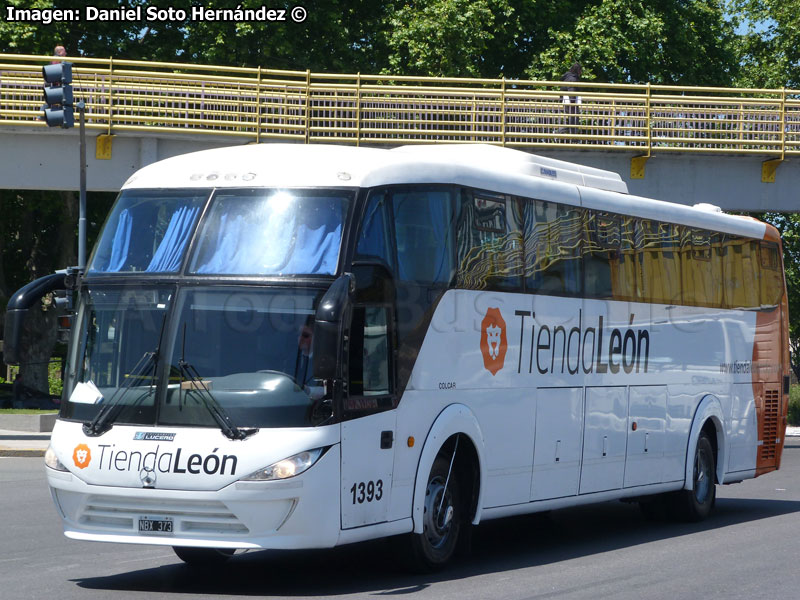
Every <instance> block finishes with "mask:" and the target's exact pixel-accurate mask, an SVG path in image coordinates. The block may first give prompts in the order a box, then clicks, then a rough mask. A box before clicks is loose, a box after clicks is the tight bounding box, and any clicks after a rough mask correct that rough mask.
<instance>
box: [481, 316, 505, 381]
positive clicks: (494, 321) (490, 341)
mask: <svg viewBox="0 0 800 600" xmlns="http://www.w3.org/2000/svg"><path fill="white" fill-rule="evenodd" d="M506 350H508V340H507V338H506V322H505V321H504V320H503V315H501V314H500V309H499V308H489V309H488V310H487V311H486V316H485V317H483V321H481V354H483V366H484V367H486V369H487V370H488V371H489V372H490V373H491V374H492V375H497V372H498V371H499V370H500V369H502V368H503V364H504V363H505V360H506Z"/></svg>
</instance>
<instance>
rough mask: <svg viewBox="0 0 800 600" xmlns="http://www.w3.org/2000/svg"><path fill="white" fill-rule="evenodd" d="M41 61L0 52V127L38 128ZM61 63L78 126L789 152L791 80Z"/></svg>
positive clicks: (792, 144)
mask: <svg viewBox="0 0 800 600" xmlns="http://www.w3.org/2000/svg"><path fill="white" fill-rule="evenodd" d="M50 60H52V57H48V56H29V55H14V54H0V126H29V127H45V126H46V125H45V124H44V123H43V122H42V120H41V118H40V115H41V109H42V104H43V99H42V75H41V67H42V66H43V65H44V64H47V63H48V62H50ZM67 60H70V61H72V62H73V63H74V67H73V76H74V82H73V86H74V89H75V97H76V98H78V99H82V100H84V101H85V102H86V105H87V109H86V119H87V127H88V128H91V129H96V130H101V131H103V132H105V133H108V134H114V133H123V132H130V131H135V132H164V131H170V132H172V133H181V134H187V133H188V134H206V135H209V134H210V135H223V136H235V137H239V138H249V139H251V140H253V141H256V142H259V141H266V140H294V141H300V142H337V143H352V144H371V145H390V144H399V143H403V144H407V143H415V142H420V143H433V142H482V143H491V144H500V145H504V146H512V147H518V148H542V147H565V148H566V147H573V148H574V147H575V145H576V144H577V145H580V147H581V148H586V149H604V150H627V151H631V150H633V151H637V152H643V153H648V154H649V153H650V152H713V153H748V154H761V155H766V156H770V157H780V158H784V157H785V156H787V155H792V154H800V90H787V89H777V90H776V89H740V88H699V87H694V88H692V87H678V86H657V85H630V84H616V85H611V84H600V83H595V82H581V83H576V84H573V85H575V87H577V88H579V89H578V91H577V92H572V94H571V95H572V98H571V100H572V102H571V103H565V100H566V99H567V98H566V97H565V92H563V91H562V86H563V85H564V84H563V83H562V82H558V81H524V80H511V79H457V78H432V77H427V78H425V77H401V76H388V75H362V74H356V75H348V74H323V73H311V72H310V71H305V72H303V71H277V70H267V69H261V68H257V69H252V68H235V67H220V66H201V65H188V64H175V63H151V62H139V61H128V60H118V59H113V58H108V59H92V58H68V59H67ZM573 111H574V112H573Z"/></svg>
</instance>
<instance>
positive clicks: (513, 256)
mask: <svg viewBox="0 0 800 600" xmlns="http://www.w3.org/2000/svg"><path fill="white" fill-rule="evenodd" d="M521 202H522V200H520V199H517V198H512V199H510V200H509V199H507V198H506V197H505V196H500V195H497V194H491V193H488V192H473V191H472V190H462V193H461V216H460V218H459V220H458V225H457V227H456V230H457V233H456V239H457V242H456V247H457V252H458V261H457V263H458V272H457V276H456V286H457V287H460V288H465V289H473V290H483V289H496V290H503V291H521V290H522V273H523V262H522V254H523V253H522V233H521V227H520V226H519V225H518V224H517V223H521V221H522V215H521V206H522V205H521ZM507 206H509V207H510V210H507V208H506V207H507ZM516 207H519V208H517V209H516V211H515V208H516ZM516 213H520V214H519V215H517V214H516Z"/></svg>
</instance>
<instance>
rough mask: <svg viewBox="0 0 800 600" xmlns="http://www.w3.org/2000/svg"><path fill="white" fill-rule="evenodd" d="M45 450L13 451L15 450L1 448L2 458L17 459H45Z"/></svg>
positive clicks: (0, 456) (0, 454) (0, 455)
mask: <svg viewBox="0 0 800 600" xmlns="http://www.w3.org/2000/svg"><path fill="white" fill-rule="evenodd" d="M44 453H45V450H39V449H29V450H22V449H13V448H0V458H3V457H17V458H40V457H43V456H44Z"/></svg>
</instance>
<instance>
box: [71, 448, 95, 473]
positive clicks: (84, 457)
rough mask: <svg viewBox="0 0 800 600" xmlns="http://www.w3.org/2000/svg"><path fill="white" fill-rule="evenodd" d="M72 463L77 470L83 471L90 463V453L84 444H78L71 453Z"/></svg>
mask: <svg viewBox="0 0 800 600" xmlns="http://www.w3.org/2000/svg"><path fill="white" fill-rule="evenodd" d="M72 461H73V462H74V463H75V466H76V467H78V468H79V469H85V468H86V467H88V466H89V463H90V462H91V461H92V451H91V450H89V446H87V445H86V444H78V445H77V446H75V450H73V451H72Z"/></svg>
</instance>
